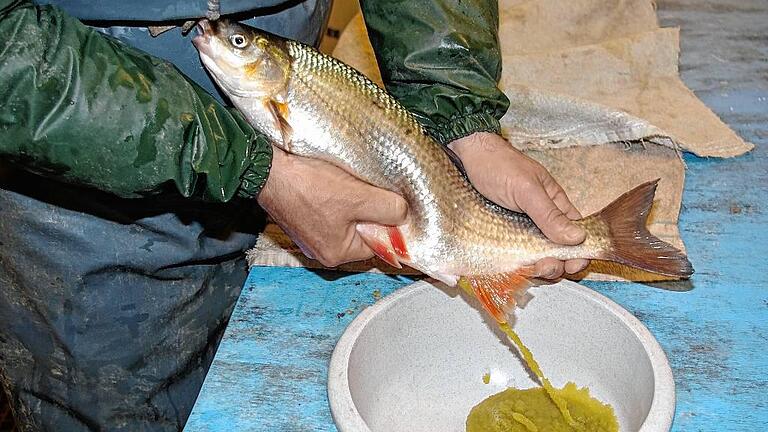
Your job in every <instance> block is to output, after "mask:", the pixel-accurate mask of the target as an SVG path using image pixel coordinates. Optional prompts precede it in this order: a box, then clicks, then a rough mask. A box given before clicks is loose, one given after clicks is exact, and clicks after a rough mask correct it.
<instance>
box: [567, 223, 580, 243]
mask: <svg viewBox="0 0 768 432" xmlns="http://www.w3.org/2000/svg"><path fill="white" fill-rule="evenodd" d="M581 237H582V230H581V228H579V227H578V226H576V225H574V224H568V228H566V229H565V238H567V239H568V240H570V241H573V242H576V241H579V240H581Z"/></svg>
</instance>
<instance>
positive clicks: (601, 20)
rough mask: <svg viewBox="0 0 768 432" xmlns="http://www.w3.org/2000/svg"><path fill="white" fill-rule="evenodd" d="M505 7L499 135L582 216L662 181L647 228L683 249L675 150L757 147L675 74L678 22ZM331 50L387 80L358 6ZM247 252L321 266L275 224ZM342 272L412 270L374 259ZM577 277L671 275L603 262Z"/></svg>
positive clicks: (516, 4) (710, 152)
mask: <svg viewBox="0 0 768 432" xmlns="http://www.w3.org/2000/svg"><path fill="white" fill-rule="evenodd" d="M499 16H500V18H499V39H500V41H501V49H502V57H503V72H502V78H501V82H500V87H501V89H502V90H504V92H505V93H506V95H507V96H508V97H509V100H510V102H511V105H510V108H509V111H507V113H506V115H505V116H504V117H503V118H502V119H501V124H502V133H503V135H504V136H505V137H506V138H507V139H509V141H510V142H511V143H512V144H513V145H514V146H515V147H517V148H519V149H521V150H523V151H525V153H526V154H528V155H529V156H531V157H533V158H534V159H536V160H538V161H539V162H540V163H542V164H543V165H544V166H545V167H546V168H547V169H548V170H549V171H550V172H551V173H552V175H553V176H554V177H555V178H556V179H557V181H558V182H559V183H560V184H561V185H562V186H563V188H564V189H565V191H566V192H567V194H568V196H569V197H570V199H571V201H572V202H573V203H574V205H576V207H577V208H578V209H579V210H580V211H581V213H582V214H584V215H588V214H591V213H593V212H595V211H597V210H599V209H600V208H602V207H604V206H605V205H606V204H608V203H609V202H611V201H612V200H614V199H615V198H617V197H618V196H619V195H621V194H622V193H624V192H626V191H628V190H630V189H631V188H633V187H635V186H637V185H639V184H640V183H642V182H645V181H648V180H653V179H656V178H660V179H661V181H660V183H659V187H658V190H657V192H656V199H655V202H654V207H653V210H652V212H651V215H650V217H649V222H648V226H649V228H650V231H651V232H652V233H653V234H655V235H656V236H658V237H659V238H661V239H662V240H664V241H666V242H668V243H671V244H673V245H675V246H677V247H679V248H681V249H684V246H683V242H682V239H681V238H680V233H679V231H678V227H677V219H678V214H679V212H680V203H681V199H682V192H683V181H684V177H685V167H684V163H683V161H682V159H681V158H680V154H679V151H686V152H691V153H694V154H696V155H698V156H711V157H733V156H737V155H740V154H743V153H745V152H747V151H749V150H750V149H751V148H752V147H753V145H752V144H750V143H746V142H744V141H743V140H742V139H741V138H739V137H738V136H737V135H736V134H735V133H734V132H733V131H732V130H731V129H730V128H728V126H726V125H725V124H724V123H723V122H722V121H720V119H719V118H718V117H717V116H716V115H715V114H714V113H713V112H712V111H710V110H709V109H708V108H707V107H706V106H705V105H704V104H703V103H702V102H701V101H700V100H699V99H698V98H696V96H695V95H694V94H693V93H692V92H691V91H690V90H689V89H688V88H687V87H686V86H685V84H683V82H682V81H681V80H680V77H679V75H678V67H677V65H678V54H679V51H680V45H679V30H678V29H677V28H659V25H658V22H657V18H656V13H655V5H654V3H653V2H652V1H649V0H569V1H562V0H530V1H522V0H501V1H500V2H499ZM333 55H334V56H335V57H337V58H339V59H341V60H343V61H344V62H346V63H348V64H350V65H352V66H354V67H355V68H357V69H358V70H360V71H361V72H363V73H364V74H365V75H367V76H368V77H369V78H371V79H372V80H374V81H376V82H377V83H379V84H381V76H380V74H379V71H378V67H377V65H376V60H375V57H374V55H373V50H372V48H371V46H370V43H369V41H368V37H367V34H366V31H365V26H364V24H363V20H362V17H361V16H360V14H358V15H357V16H356V17H355V18H354V19H352V21H351V22H350V23H349V25H348V26H347V27H346V29H345V30H344V32H343V33H342V35H341V37H340V39H339V42H338V44H337V45H336V48H335V50H334V52H333ZM248 258H249V263H250V264H251V265H275V266H306V267H312V268H319V267H322V266H321V265H320V264H319V263H317V262H316V261H312V260H309V259H307V258H305V257H304V255H303V254H302V253H301V252H300V251H299V249H298V248H297V247H296V246H295V245H294V244H293V243H292V242H291V241H290V239H289V238H288V237H287V236H286V235H285V234H284V233H283V232H282V231H281V230H280V228H278V227H277V226H276V225H273V224H270V225H268V226H267V229H266V231H265V232H264V234H262V235H261V236H260V238H259V240H258V241H257V244H256V246H255V247H254V248H253V249H252V250H250V251H249V252H248ZM339 269H341V270H345V271H368V270H374V271H384V272H388V273H390V272H391V273H395V272H397V273H409V270H408V269H405V271H403V270H397V269H394V268H392V267H389V266H388V265H386V264H385V263H383V262H381V261H379V260H377V259H373V260H369V261H366V262H358V263H351V264H347V265H344V266H341V267H340V268H339ZM410 274H414V272H412V271H410ZM577 278H587V279H596V280H640V281H651V280H660V279H664V278H663V277H659V276H656V275H653V274H650V273H645V272H641V271H638V270H634V269H630V268H627V267H624V266H621V265H617V264H612V263H605V262H598V261H594V262H592V264H590V267H589V268H588V269H587V270H586V271H585V272H583V273H582V274H579V275H577Z"/></svg>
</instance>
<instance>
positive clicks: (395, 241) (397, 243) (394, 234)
mask: <svg viewBox="0 0 768 432" xmlns="http://www.w3.org/2000/svg"><path fill="white" fill-rule="evenodd" d="M387 233H388V234H389V242H390V244H391V245H392V249H393V250H394V251H395V253H396V254H397V256H398V257H400V258H402V259H404V260H406V261H410V260H411V257H410V256H409V255H408V247H407V246H405V239H404V238H403V233H401V232H400V229H398V228H397V227H394V226H391V227H387Z"/></svg>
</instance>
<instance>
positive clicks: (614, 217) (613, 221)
mask: <svg viewBox="0 0 768 432" xmlns="http://www.w3.org/2000/svg"><path fill="white" fill-rule="evenodd" d="M658 183H659V179H656V180H653V181H650V182H647V183H643V184H641V185H640V186H638V187H636V188H634V189H632V190H631V191H629V192H627V193H625V194H624V195H622V196H620V197H619V198H617V199H616V200H615V201H613V202H612V203H610V204H608V206H606V207H605V208H604V209H602V210H601V211H599V212H598V213H596V214H594V215H592V216H590V217H589V218H587V219H598V220H600V221H602V222H603V223H604V224H606V225H607V226H608V230H609V232H610V241H611V244H610V247H608V248H607V250H605V251H603V252H602V254H601V255H600V256H598V257H597V258H599V259H604V260H608V261H614V262H618V263H621V264H625V265H628V266H631V267H636V268H639V269H642V270H645V271H649V272H652V273H657V274H661V275H665V276H671V277H677V278H688V277H690V276H691V275H692V274H693V267H692V266H691V263H690V261H688V258H686V256H685V254H683V253H682V252H681V251H680V250H679V249H677V248H675V247H674V246H672V245H670V244H669V243H666V242H664V241H662V240H661V239H659V238H658V237H656V236H654V235H653V234H651V233H650V232H649V231H648V229H647V228H646V226H645V224H646V220H647V218H648V213H649V212H650V210H651V205H652V204H653V197H654V195H655V194H656V186H657V185H658Z"/></svg>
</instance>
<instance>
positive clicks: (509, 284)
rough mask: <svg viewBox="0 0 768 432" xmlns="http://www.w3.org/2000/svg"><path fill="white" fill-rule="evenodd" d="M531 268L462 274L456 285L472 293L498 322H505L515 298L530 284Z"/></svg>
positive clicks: (515, 301)
mask: <svg viewBox="0 0 768 432" xmlns="http://www.w3.org/2000/svg"><path fill="white" fill-rule="evenodd" d="M531 274H532V273H531V269H529V268H522V269H519V270H518V271H516V272H510V273H498V274H492V275H478V276H462V277H461V278H459V282H458V285H459V286H460V287H461V288H463V289H464V290H465V291H468V292H470V293H471V294H474V296H475V297H476V298H477V299H478V300H479V301H480V303H481V304H482V305H483V307H484V308H485V310H486V311H488V313H489V314H491V316H492V317H493V318H494V319H495V320H496V321H498V322H499V323H505V322H507V314H509V313H511V312H512V311H513V310H514V308H515V305H516V304H517V298H519V297H520V296H522V294H523V293H524V292H525V290H526V289H527V288H528V287H530V286H531V281H530V280H529V279H528V277H530V275H531Z"/></svg>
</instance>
